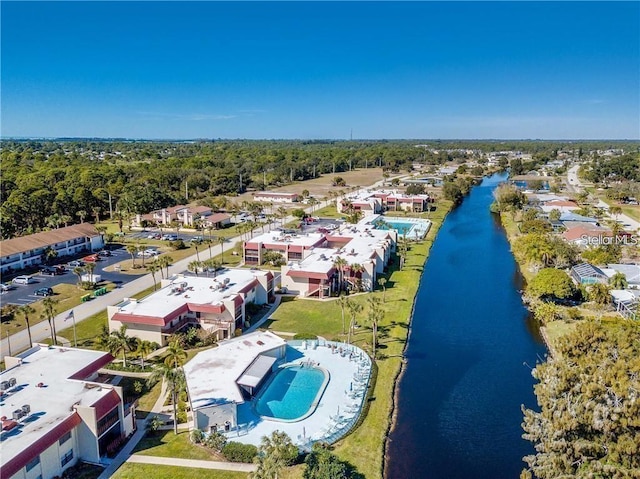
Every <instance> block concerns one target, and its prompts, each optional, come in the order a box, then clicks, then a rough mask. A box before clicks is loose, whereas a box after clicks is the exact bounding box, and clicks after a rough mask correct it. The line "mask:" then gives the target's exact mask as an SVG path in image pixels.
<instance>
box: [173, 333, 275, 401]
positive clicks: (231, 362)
mask: <svg viewBox="0 0 640 479" xmlns="http://www.w3.org/2000/svg"><path fill="white" fill-rule="evenodd" d="M285 344H286V343H285V341H284V340H283V339H282V338H280V337H278V336H276V335H275V334H273V333H271V332H269V331H265V332H262V331H256V332H254V333H249V334H246V335H244V336H240V337H238V338H234V339H230V340H227V341H223V342H221V343H219V344H218V347H216V348H212V349H208V350H207V351H202V352H201V353H198V354H196V356H195V357H194V358H193V359H192V360H191V361H189V362H188V363H187V364H185V365H184V373H185V377H186V380H187V387H188V389H189V397H190V398H191V404H192V406H193V408H194V409H198V408H201V407H205V406H209V405H213V404H224V403H229V402H235V403H242V402H244V398H243V396H242V393H241V392H240V388H239V387H238V384H237V381H238V380H239V379H240V377H241V376H242V375H243V374H244V373H245V371H246V369H247V368H248V367H249V366H251V364H252V363H253V362H254V360H255V359H256V358H257V357H258V356H259V355H260V354H262V353H265V352H267V351H270V350H272V349H275V348H278V347H281V346H284V345H285Z"/></svg>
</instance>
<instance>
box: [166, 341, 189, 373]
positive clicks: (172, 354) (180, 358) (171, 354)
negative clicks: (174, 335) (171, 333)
mask: <svg viewBox="0 0 640 479" xmlns="http://www.w3.org/2000/svg"><path fill="white" fill-rule="evenodd" d="M186 360H187V353H186V351H185V350H184V349H183V348H182V345H181V344H180V343H179V342H178V341H171V342H170V343H169V346H167V354H166V356H165V358H164V363H165V364H166V365H167V366H170V367H172V368H179V367H181V366H182V365H183V364H184V363H185V361H186Z"/></svg>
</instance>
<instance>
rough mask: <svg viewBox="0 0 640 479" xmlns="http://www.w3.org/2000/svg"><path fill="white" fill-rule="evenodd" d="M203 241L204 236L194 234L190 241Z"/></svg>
mask: <svg viewBox="0 0 640 479" xmlns="http://www.w3.org/2000/svg"><path fill="white" fill-rule="evenodd" d="M203 241H204V238H203V237H202V236H194V237H193V238H191V242H192V243H202V242H203Z"/></svg>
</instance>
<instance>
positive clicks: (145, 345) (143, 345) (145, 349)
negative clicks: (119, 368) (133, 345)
mask: <svg viewBox="0 0 640 479" xmlns="http://www.w3.org/2000/svg"><path fill="white" fill-rule="evenodd" d="M153 349H154V348H153V343H152V342H151V341H147V340H146V339H143V340H142V341H138V349H136V352H137V353H138V354H139V355H140V361H142V369H143V370H144V358H146V357H147V356H148V355H149V354H150V353H151V352H152V351H153Z"/></svg>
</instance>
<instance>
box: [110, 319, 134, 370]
mask: <svg viewBox="0 0 640 479" xmlns="http://www.w3.org/2000/svg"><path fill="white" fill-rule="evenodd" d="M135 341H136V338H131V337H129V336H127V325H126V324H123V325H122V326H120V329H117V330H115V331H111V333H110V334H109V343H108V347H109V351H110V352H111V354H113V355H118V354H120V353H122V363H123V365H124V367H125V368H126V367H127V351H132V350H133V347H134V342H135Z"/></svg>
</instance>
